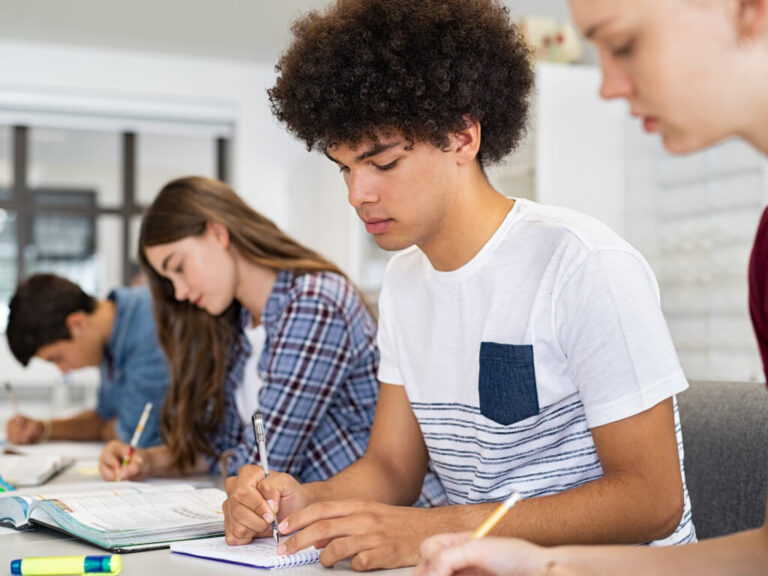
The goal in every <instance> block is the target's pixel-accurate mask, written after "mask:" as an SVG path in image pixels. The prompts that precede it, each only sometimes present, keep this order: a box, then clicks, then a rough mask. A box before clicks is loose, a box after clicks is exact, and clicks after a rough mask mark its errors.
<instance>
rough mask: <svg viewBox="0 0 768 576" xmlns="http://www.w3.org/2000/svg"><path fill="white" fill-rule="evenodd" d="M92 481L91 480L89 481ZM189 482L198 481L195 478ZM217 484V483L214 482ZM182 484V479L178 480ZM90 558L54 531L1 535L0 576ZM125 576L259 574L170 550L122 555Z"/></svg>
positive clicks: (284, 574) (291, 575)
mask: <svg viewBox="0 0 768 576" xmlns="http://www.w3.org/2000/svg"><path fill="white" fill-rule="evenodd" d="M83 479H84V478H82V477H78V475H77V474H76V473H75V472H73V471H72V469H70V470H69V471H66V472H65V473H63V474H60V475H59V476H58V477H57V478H55V479H54V480H53V481H52V482H53V483H54V484H55V483H59V482H76V481H77V480H83ZM88 479H89V480H93V478H92V477H89V478H88ZM191 480H197V481H199V480H200V477H194V478H192V479H191ZM213 480H214V483H217V484H220V480H216V479H213ZM180 481H181V482H183V481H184V479H180ZM92 554H108V552H105V551H104V550H102V549H101V548H98V547H96V546H93V545H91V544H87V543H85V542H83V541H81V540H77V539H75V538H72V537H71V536H68V535H66V534H62V533H59V532H55V531H53V530H47V529H44V528H37V529H35V530H31V531H28V532H17V533H14V534H0V576H5V575H7V574H10V563H11V560H13V559H15V558H24V557H29V556H85V555H92ZM122 556H123V571H122V572H121V574H123V575H124V576H176V575H177V574H179V575H183V576H210V575H211V574H216V576H219V575H221V576H229V575H233V576H234V575H239V576H247V575H249V574H250V575H254V574H259V573H260V571H259V570H258V569H256V568H249V567H247V566H237V565H234V564H227V563H224V562H215V561H212V560H202V559H198V558H190V557H188V556H182V555H180V554H171V552H170V550H168V549H163V550H151V551H147V552H132V553H129V554H123V555H122ZM412 571H413V569H412V568H400V569H397V570H387V571H381V572H379V573H385V574H387V576H406V575H409V574H411V572H412ZM275 574H276V575H279V576H323V575H325V576H336V575H351V574H359V573H357V572H354V571H353V570H352V569H351V568H350V567H349V562H344V563H340V564H339V565H337V566H336V567H335V568H333V569H332V570H328V569H326V568H323V567H322V566H321V565H320V564H311V565H308V566H297V567H293V568H284V569H281V570H278V571H276V572H275Z"/></svg>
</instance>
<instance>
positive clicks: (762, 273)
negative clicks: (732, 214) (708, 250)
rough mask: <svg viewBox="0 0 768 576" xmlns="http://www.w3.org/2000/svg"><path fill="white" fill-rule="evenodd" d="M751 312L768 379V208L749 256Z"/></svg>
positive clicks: (764, 370)
mask: <svg viewBox="0 0 768 576" xmlns="http://www.w3.org/2000/svg"><path fill="white" fill-rule="evenodd" d="M749 313H750V315H751V316H752V326H753V327H754V329H755V336H757V345H758V346H759V347H760V356H761V357H762V359H763V372H765V375H766V379H767V380H768V208H766V209H765V211H764V212H763V217H762V218H761V220H760V226H758V228H757V234H756V235H755V243H754V244H753V245H752V255H751V256H750V258H749Z"/></svg>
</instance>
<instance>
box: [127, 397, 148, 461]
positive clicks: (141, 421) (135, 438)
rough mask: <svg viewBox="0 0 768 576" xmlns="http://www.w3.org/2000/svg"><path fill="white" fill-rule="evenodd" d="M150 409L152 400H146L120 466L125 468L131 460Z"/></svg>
mask: <svg viewBox="0 0 768 576" xmlns="http://www.w3.org/2000/svg"><path fill="white" fill-rule="evenodd" d="M151 410H152V402H147V403H146V404H145V405H144V411H143V412H142V413H141V418H139V423H138V424H137V425H136V430H134V432H133V438H131V445H130V446H129V447H128V453H127V454H126V455H125V458H123V463H122V465H121V467H122V468H125V467H126V466H128V464H129V463H130V462H131V457H132V456H133V451H134V450H135V449H136V445H137V444H138V443H139V438H141V433H142V432H143V431H144V426H146V424H147V418H149V412H150V411H151Z"/></svg>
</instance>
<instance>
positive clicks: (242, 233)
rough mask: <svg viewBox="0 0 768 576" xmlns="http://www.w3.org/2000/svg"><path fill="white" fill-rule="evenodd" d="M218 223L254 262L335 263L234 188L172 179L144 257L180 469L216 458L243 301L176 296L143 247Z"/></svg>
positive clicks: (325, 267)
mask: <svg viewBox="0 0 768 576" xmlns="http://www.w3.org/2000/svg"><path fill="white" fill-rule="evenodd" d="M209 222H215V223H218V224H221V225H223V226H224V227H225V228H226V229H227V230H228V231H229V237H230V242H231V244H232V245H233V246H234V247H235V248H236V249H237V250H238V251H239V253H240V254H241V255H242V256H243V257H244V258H246V259H247V260H248V261H250V262H253V263H256V264H259V265H261V266H264V267H267V268H271V269H273V270H292V271H294V272H297V273H299V274H305V273H310V272H326V271H327V272H335V273H337V274H341V275H342V276H344V274H343V273H342V272H341V270H339V269H338V268H337V267H336V266H334V265H333V264H332V263H331V262H329V261H328V260H326V259H325V258H323V257H322V256H320V255H319V254H317V253H316V252H314V251H313V250H310V249H309V248H306V247H305V246H302V245H301V244H299V243H298V242H296V241H295V240H293V239H292V238H291V237H289V236H288V235H286V234H285V233H284V232H282V231H281V230H280V229H279V228H278V227H277V226H276V225H275V224H274V223H273V222H272V221H271V220H269V219H268V218H265V217H264V216H262V215H261V214H259V213H258V212H256V211H255V210H254V209H253V208H251V207H250V206H249V205H248V204H247V203H246V202H245V201H244V200H243V199H242V198H240V197H239V196H238V195H237V194H236V193H235V191H234V190H232V189H231V188H230V187H229V186H227V185H226V184H224V183H223V182H220V181H218V180H213V179H211V178H204V177H201V176H190V177H186V178H179V179H178V180H173V181H171V182H169V183H168V184H166V185H165V186H164V187H163V189H162V190H160V193H159V194H158V195H157V198H155V200H154V202H153V203H152V205H151V206H150V207H149V208H148V209H147V212H146V214H145V215H144V218H143V220H142V223H141V233H140V236H139V258H140V260H141V265H142V267H143V268H144V271H145V273H146V275H147V278H148V280H149V285H150V287H151V289H152V294H153V297H154V305H155V317H156V321H157V329H158V336H159V339H160V343H161V345H162V346H163V349H164V350H165V353H166V355H167V356H168V359H169V363H170V367H171V385H170V388H169V389H168V393H167V395H166V397H165V402H164V404H163V410H162V414H161V420H160V422H161V431H162V434H163V438H164V440H165V443H166V445H167V447H168V449H169V451H170V454H171V457H172V461H173V462H174V465H175V467H176V468H177V469H178V470H179V471H184V470H186V469H188V468H190V467H192V466H193V465H194V463H195V459H196V457H197V455H198V454H208V455H210V456H212V457H218V456H219V455H218V454H215V453H214V452H213V450H212V449H211V447H210V446H209V442H208V439H209V437H210V436H211V435H212V434H213V433H215V431H216V429H217V427H218V426H219V424H220V422H221V419H222V416H223V414H224V382H225V379H226V375H227V367H228V360H229V349H230V345H231V343H232V342H233V340H234V338H235V333H236V330H237V328H238V327H239V314H240V304H239V303H238V302H236V301H235V302H233V303H232V305H231V306H230V307H229V308H228V309H227V310H226V311H225V312H224V313H222V314H221V315H219V316H212V315H211V314H209V313H208V312H206V311H204V310H199V309H197V308H196V307H195V306H193V305H192V304H191V303H189V302H187V301H184V302H179V301H177V300H176V299H175V297H174V290H173V284H172V283H171V282H170V280H168V279H166V278H164V277H162V276H160V275H159V274H158V273H157V272H155V270H154V269H153V268H152V266H151V265H150V264H149V261H148V260H147V256H146V253H145V249H146V248H148V247H151V246H158V245H161V244H168V243H170V242H176V241H178V240H182V239H184V238H187V237H190V236H197V235H201V234H203V233H204V232H205V229H206V225H207V224H208V223H209Z"/></svg>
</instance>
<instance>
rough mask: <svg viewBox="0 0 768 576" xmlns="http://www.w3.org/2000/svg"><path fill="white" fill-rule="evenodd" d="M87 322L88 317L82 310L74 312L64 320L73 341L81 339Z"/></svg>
mask: <svg viewBox="0 0 768 576" xmlns="http://www.w3.org/2000/svg"><path fill="white" fill-rule="evenodd" d="M87 321H88V315H87V314H86V313H85V312H83V311H82V310H79V311H77V312H72V313H71V314H68V315H67V317H66V318H65V319H64V323H65V324H66V325H67V330H69V337H70V338H71V339H72V340H75V339H77V338H79V337H80V335H82V333H83V330H84V329H85V326H86V323H87Z"/></svg>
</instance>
